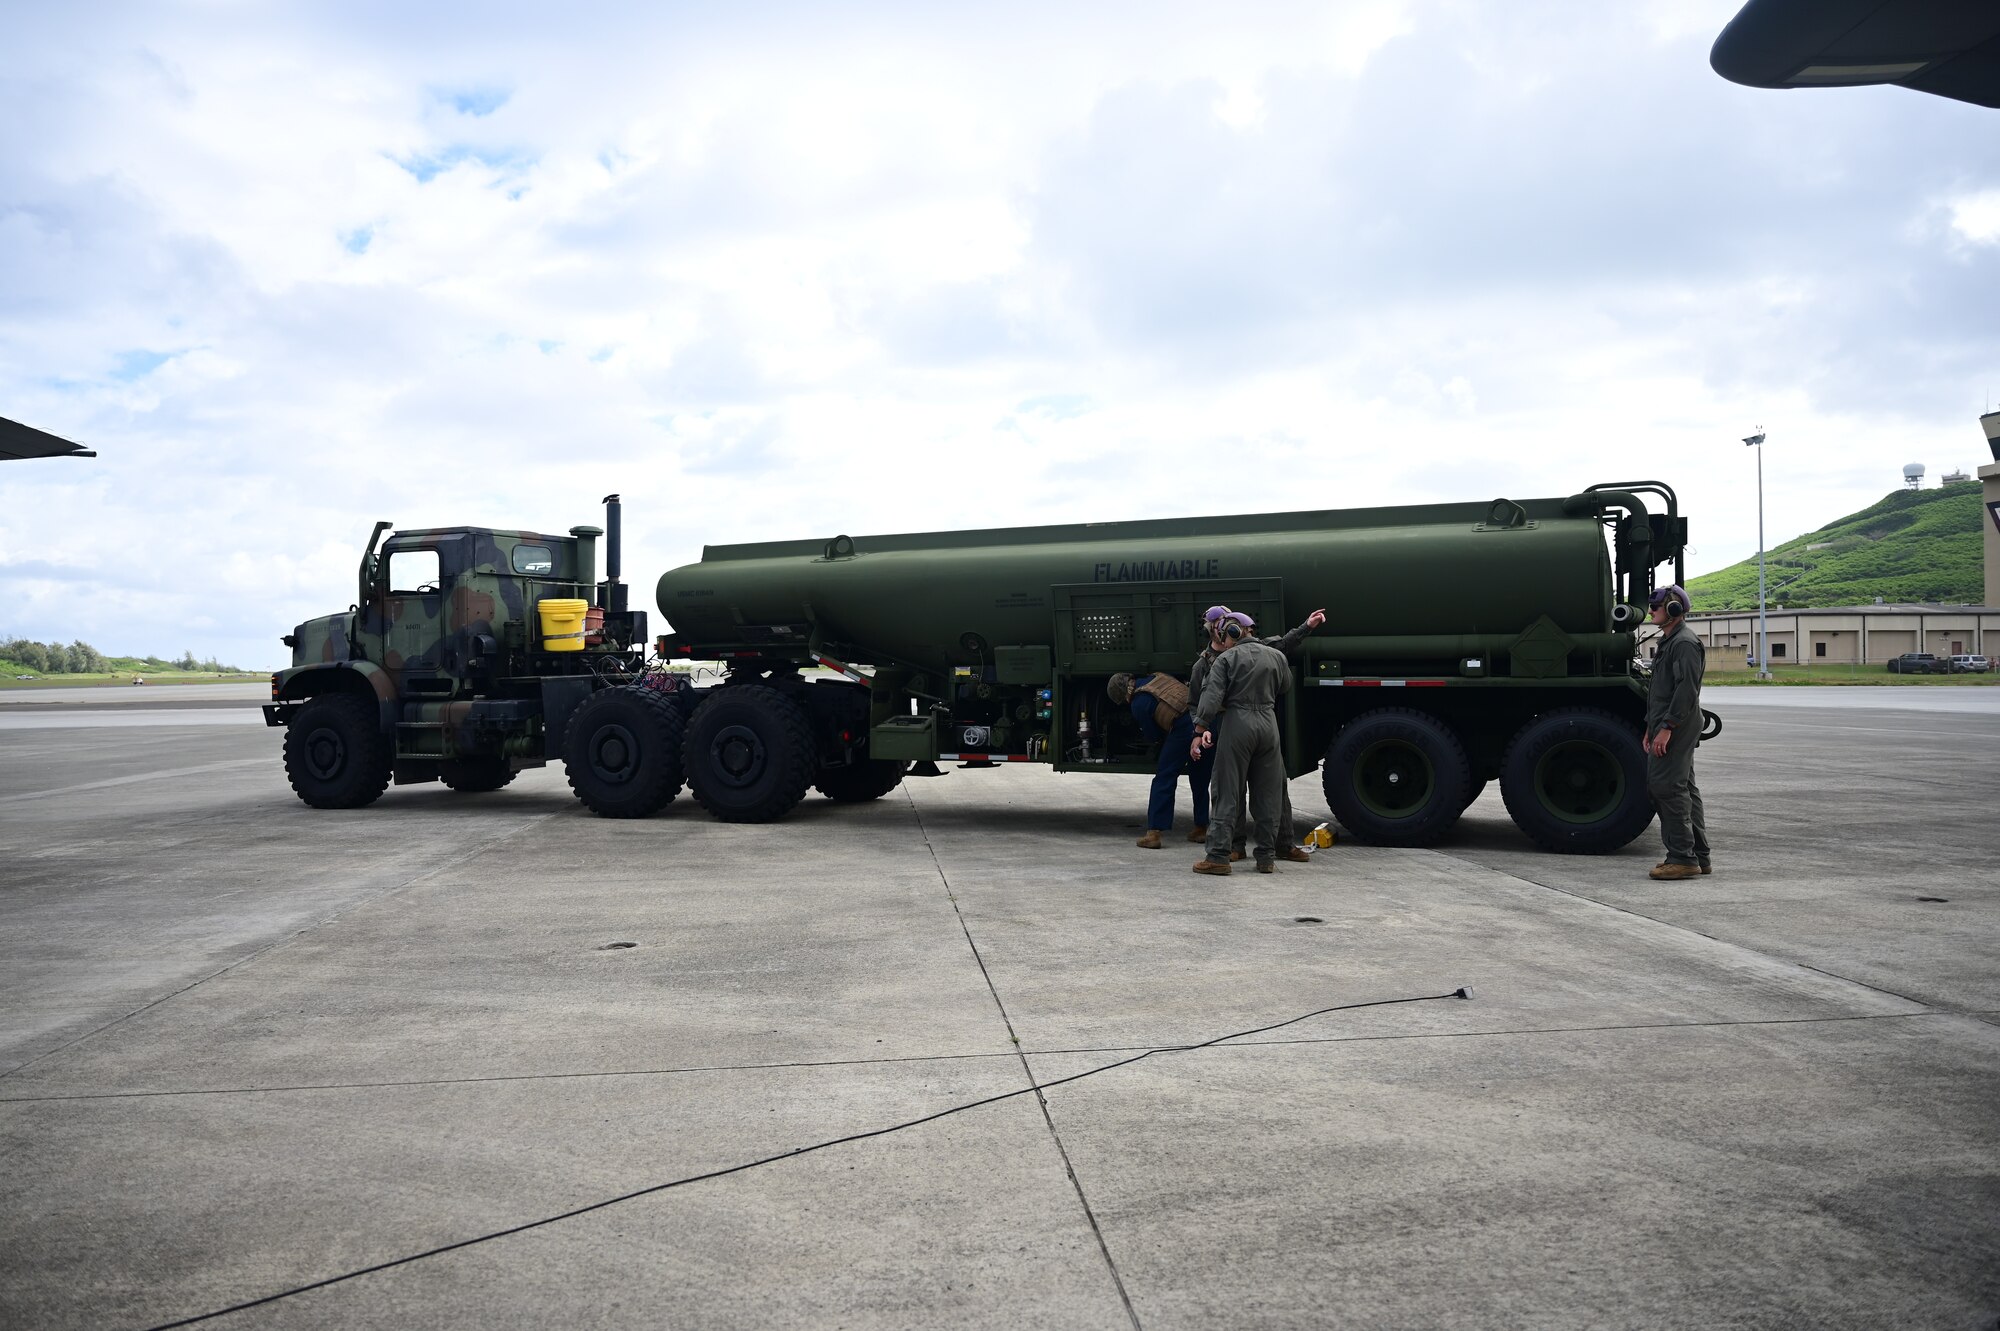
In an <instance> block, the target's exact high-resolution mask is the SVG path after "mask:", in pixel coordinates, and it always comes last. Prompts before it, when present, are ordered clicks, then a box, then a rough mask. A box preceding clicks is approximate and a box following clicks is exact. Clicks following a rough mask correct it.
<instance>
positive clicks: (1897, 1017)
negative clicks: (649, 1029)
mask: <svg viewBox="0 0 2000 1331" xmlns="http://www.w3.org/2000/svg"><path fill="white" fill-rule="evenodd" d="M1960 1017H1976V1018H1979V1019H1980V1020H1982V1021H1990V1020H2000V1011H1995V1012H1984V1011H1979V1012H1944V1011H1940V1010H1937V1009H1929V1010H1926V1011H1923V1012H1868V1013H1859V1014H1849V1015H1843V1016H1838V1017H1738V1018H1729V1019H1718V1020H1715V1021H1620V1022H1609V1023H1599V1024H1597V1025H1593V1026H1497V1027H1494V1028H1493V1029H1492V1030H1484V1031H1418V1032H1416V1033H1414V1034H1404V1033H1401V1032H1397V1033H1393V1034H1383V1035H1301V1036H1298V1037H1296V1038H1292V1039H1285V1040H1243V1041H1241V1042H1240V1043H1231V1044H1227V1045H1221V1046H1218V1047H1219V1048H1224V1049H1293V1048H1298V1047H1301V1046H1305V1045H1319V1044H1381V1043H1384V1042H1397V1041H1402V1042H1421V1041H1426V1040H1496V1039H1509V1038H1514V1037H1519V1036H1524V1035H1604V1034H1615V1033H1618V1032H1621V1031H1689V1030H1727V1029H1731V1028H1734V1027H1739V1026H1838V1025H1842V1024H1851V1023H1854V1022H1863V1021H1925V1020H1930V1021H1952V1020H1956V1019H1957V1018H1960ZM1170 1047H1171V1046H1166V1045H1156V1046H1147V1045H1137V1044H1098V1045H1075V1046H1070V1047H1066V1048H1055V1049H1028V1048H1026V1047H1023V1048H1022V1049H1020V1050H1019V1051H1017V1052H1016V1053H1005V1054H1003V1053H997V1052H996V1053H991V1054H909V1055H905V1056H903V1057H900V1058H825V1059H811V1060H801V1061H794V1062H784V1063H691V1064H689V1065H687V1066H686V1067H679V1068H606V1069H601V1070H595V1071H587V1072H521V1073H513V1074H499V1075H494V1076H486V1077H419V1078H406V1079H403V1080H400V1081H324V1082H301V1083H295V1084H292V1085H287V1086H196V1087H190V1088H186V1089H182V1090H160V1091H83V1092H79V1093H77V1094H75V1095H0V1105H37V1104H57V1103H66V1102H69V1101H72V1100H167V1099H175V1098H179V1097H186V1096H202V1095H298V1094H308V1093H311V1092H315V1091H394V1090H424V1089H428V1088H431V1087H439V1086H485V1085H489V1084H493V1083H511V1082H541V1081H583V1080H590V1079H601V1078H617V1077H689V1076H698V1075H701V1074H703V1073H713V1072H789V1071H797V1070H802V1069H803V1070H810V1069H814V1068H852V1067H882V1066H897V1065H907V1064H913V1063H977V1062H982V1061H984V1060H987V1059H995V1058H1020V1057H1027V1058H1069V1057H1076V1056H1079V1055H1084V1054H1129V1053H1133V1052H1135V1051H1137V1050H1141V1049H1146V1048H1162V1049H1164V1048H1170ZM1030 1075H1031V1077H1032V1073H1031V1074H1030Z"/></svg>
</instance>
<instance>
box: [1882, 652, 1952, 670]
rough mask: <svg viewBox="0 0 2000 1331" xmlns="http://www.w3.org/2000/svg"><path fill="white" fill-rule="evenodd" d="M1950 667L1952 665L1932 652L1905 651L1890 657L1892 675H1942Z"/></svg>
mask: <svg viewBox="0 0 2000 1331" xmlns="http://www.w3.org/2000/svg"><path fill="white" fill-rule="evenodd" d="M1950 669H1951V667H1950V665H1948V664H1947V663H1946V662H1944V661H1942V660H1940V659H1939V658H1938V657H1936V656H1934V655H1932V654H1931V653H1930V652H1904V653H1903V654H1902V655H1901V656H1892V657H1890V658H1889V673H1890V674H1892V675H1942V674H1945V673H1947V672H1948V671H1949V670H1950Z"/></svg>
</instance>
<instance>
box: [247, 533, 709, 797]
mask: <svg viewBox="0 0 2000 1331" xmlns="http://www.w3.org/2000/svg"><path fill="white" fill-rule="evenodd" d="M606 502H607V506H608V511H607V516H608V518H609V525H610V527H611V531H612V540H611V542H610V543H609V544H608V546H607V574H608V576H607V578H606V579H605V580H604V581H603V582H599V581H598V578H597V541H598V538H599V537H600V536H603V535H604V534H605V532H604V530H603V529H600V528H597V527H572V528H571V529H570V531H569V534H568V535H566V536H555V535H550V534H546V533H542V532H535V531H496V530H492V529H488V528H480V527H430V528H420V529H413V530H406V531H398V532H396V533H395V534H394V535H392V536H391V537H390V538H389V539H388V540H387V541H382V539H381V538H382V534H383V532H385V531H387V530H388V529H389V527H390V524H389V523H387V522H381V523H377V524H376V527H375V531H374V534H373V536H371V537H370V539H369V542H368V546H367V548H366V550H365V551H364V552H363V554H362V558H361V564H360V568H359V570H358V573H357V578H356V581H357V595H356V600H355V603H354V604H353V605H352V606H350V607H349V608H348V610H347V612H346V613H345V614H335V615H324V616H320V617H318V618H315V619H310V620H307V621H306V622H305V623H303V624H301V625H299V626H298V628H297V629H295V630H294V631H293V632H292V633H290V634H287V635H286V636H285V639H284V641H285V643H286V645H287V646H289V647H290V648H291V649H292V665H291V666H290V667H289V668H288V669H285V670H281V671H279V672H278V673H277V674H275V675H273V676H272V677H271V702H270V704H269V705H268V706H266V708H265V709H264V711H265V719H266V722H267V723H268V724H270V725H273V726H283V727H285V730H286V737H285V767H286V772H287V774H288V775H289V776H290V778H291V782H292V786H293V788H294V789H295V790H296V791H297V792H298V794H299V797H300V798H301V799H303V800H304V801H305V802H306V803H308V804H312V805H315V806H317V807H321V808H355V807H359V806H361V805H365V804H368V803H370V802H372V801H373V800H374V799H376V798H377V797H378V796H379V795H381V793H382V791H383V790H384V789H385V788H386V787H387V786H388V785H389V783H390V782H391V781H394V782H395V783H396V784H398V785H404V784H410V783H416V782H425V781H442V782H443V783H444V784H445V785H447V786H449V787H451V788H452V789H454V790H460V791H486V790H497V789H499V788H500V787H502V786H504V785H506V784H507V783H508V782H510V781H512V780H513V779H514V777H515V775H516V774H517V773H519V772H520V771H521V770H522V769H524V768H528V767H540V766H542V765H544V764H545V763H546V762H547V761H548V759H549V758H552V757H564V758H566V759H567V757H568V754H567V753H566V751H565V748H564V743H565V740H567V739H569V738H571V735H570V731H571V729H572V727H571V725H570V722H571V721H572V719H573V718H574V717H575V716H576V715H577V714H578V713H579V712H581V711H584V710H585V709H586V708H591V709H592V711H593V712H594V713H595V714H598V715H600V718H602V717H605V716H610V717H612V718H613V719H612V720H610V721H608V722H605V726H608V728H609V730H610V732H612V733H610V734H609V735H608V736H607V737H600V739H599V742H598V743H597V744H596V746H595V748H594V749H591V750H590V751H588V752H585V753H583V754H582V755H581V768H582V771H581V775H580V776H579V773H578V771H577V769H576V767H575V766H573V767H572V772H571V775H572V783H571V784H572V785H575V786H577V787H578V793H579V794H580V795H582V796H583V797H584V798H585V800H586V801H587V802H590V801H593V800H594V799H599V798H600V797H601V800H602V802H604V803H605V804H606V807H605V808H603V809H600V812H610V813H616V812H619V811H620V808H619V806H620V804H621V800H623V801H624V802H629V800H630V796H631V791H630V790H627V789H625V787H629V786H630V785H631V784H632V782H633V781H634V780H639V779H642V778H643V784H644V786H645V795H644V798H645V799H647V800H653V801H657V802H655V803H654V804H653V806H652V807H654V808H657V807H658V804H659V803H664V802H665V800H664V799H662V798H660V797H661V795H662V793H664V796H665V799H671V798H672V794H673V792H674V791H675V790H677V789H678V785H679V782H678V776H677V768H678V739H677V730H676V729H675V726H676V723H677V722H678V720H679V716H678V712H677V711H676V710H675V709H674V707H673V706H672V704H671V702H670V700H668V699H665V698H664V697H661V696H658V695H657V694H655V695H654V696H650V697H644V698H639V699H638V700H637V701H633V700H631V699H630V698H618V699H611V700H610V701H609V702H608V703H607V702H605V701H604V700H602V699H600V698H599V697H598V695H600V694H605V693H608V692H610V691H612V690H616V689H619V688H621V686H622V687H623V689H624V692H625V693H627V694H630V693H632V692H634V690H632V689H631V688H630V687H629V686H630V685H631V683H632V682H633V681H635V680H637V679H638V678H640V677H641V674H642V672H643V668H644V664H645V652H644V646H643V644H644V642H645V638H646V616H645V612H643V611H632V610H629V609H627V608H626V588H625V587H624V585H623V584H622V583H621V582H620V581H619V580H618V559H617V554H616V548H617V546H616V542H617V528H618V501H617V496H615V495H613V496H611V497H610V498H609V499H608V500H607V501H606ZM378 542H379V543H380V548H379V550H378V548H377V546H378ZM552 598H560V599H566V600H576V601H583V602H586V603H588V605H589V607H590V609H589V611H588V615H587V619H586V624H587V629H586V636H585V640H584V643H583V649H582V650H581V651H551V650H548V647H549V645H550V644H549V643H547V642H546V641H545V640H544V639H543V637H542V628H541V624H540V606H541V603H542V602H543V601H544V600H548V599H552ZM593 704H595V706H594V707H593ZM634 709H636V711H635V710H634ZM627 712H631V713H632V715H630V716H627V715H626V713H627ZM635 727H636V730H635ZM600 728H604V727H600ZM668 731H673V732H674V734H673V735H672V736H671V737H670V736H669V735H668V734H667V733H666V732H668ZM582 738H583V739H586V740H587V739H588V738H589V737H588V736H583V737H582ZM644 738H650V739H652V740H654V741H655V744H654V746H653V747H654V748H657V749H659V750H661V751H662V752H665V751H671V753H672V754H673V761H672V762H671V763H667V762H664V761H654V762H652V763H651V765H650V767H648V765H647V763H645V762H643V761H641V759H642V758H650V757H651V756H652V755H651V754H650V753H649V754H645V755H642V754H641V753H640V750H641V748H642V743H641V740H642V739H644ZM670 738H671V741H672V742H668V741H669V739H670ZM642 768H644V769H646V770H643V771H642V770H640V769H642ZM653 768H659V769H662V770H657V771H656V770H652V769H653ZM593 807H596V805H595V804H593ZM646 812H651V809H647V810H646Z"/></svg>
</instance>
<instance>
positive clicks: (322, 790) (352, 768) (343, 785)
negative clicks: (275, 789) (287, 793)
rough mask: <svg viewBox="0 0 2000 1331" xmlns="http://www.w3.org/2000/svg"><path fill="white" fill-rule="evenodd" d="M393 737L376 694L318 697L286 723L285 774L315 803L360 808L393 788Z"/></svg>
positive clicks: (325, 806) (304, 797) (323, 806)
mask: <svg viewBox="0 0 2000 1331" xmlns="http://www.w3.org/2000/svg"><path fill="white" fill-rule="evenodd" d="M390 757H391V754H390V744H389V737H388V736H387V735H385V734H383V733H382V720H381V712H380V709H379V708H377V706H376V705H375V701H374V699H372V698H361V697H357V696H356V695H354V694H351V693H329V694H323V695H321V696H320V697H317V698H313V699H311V700H310V701H308V702H307V703H306V704H305V705H304V706H303V707H301V708H299V710H298V711H297V712H296V713H294V714H293V716H292V719H291V723H290V724H289V725H287V726H286V727H285V775H286V776H287V777H288V778H290V780H291V783H292V789H293V790H295V791H297V792H298V796H299V798H300V799H302V800H304V801H305V802H306V803H307V804H310V805H312V806H313V807H314V808H315V809H359V808H361V807H362V806H363V805H368V804H373V803H374V802H375V801H376V800H377V799H379V798H381V795H382V792H383V791H384V790H387V789H388V788H389V772H390Z"/></svg>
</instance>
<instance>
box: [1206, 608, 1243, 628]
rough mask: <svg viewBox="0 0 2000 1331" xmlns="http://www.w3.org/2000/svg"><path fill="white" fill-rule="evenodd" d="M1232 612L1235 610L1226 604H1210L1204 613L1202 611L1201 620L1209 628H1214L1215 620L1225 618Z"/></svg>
mask: <svg viewBox="0 0 2000 1331" xmlns="http://www.w3.org/2000/svg"><path fill="white" fill-rule="evenodd" d="M1234 613H1235V612H1234V611H1233V610H1231V609H1230V608H1229V607H1228V606H1226V605H1212V606H1210V607H1209V608H1208V609H1207V611H1206V612H1205V613H1203V615H1202V617H1201V622H1202V623H1204V624H1206V625H1208V626H1209V627H1210V628H1214V627H1215V621H1216V620H1218V619H1227V618H1228V617H1229V616H1230V615H1232V614H1234Z"/></svg>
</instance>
